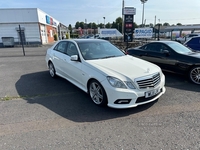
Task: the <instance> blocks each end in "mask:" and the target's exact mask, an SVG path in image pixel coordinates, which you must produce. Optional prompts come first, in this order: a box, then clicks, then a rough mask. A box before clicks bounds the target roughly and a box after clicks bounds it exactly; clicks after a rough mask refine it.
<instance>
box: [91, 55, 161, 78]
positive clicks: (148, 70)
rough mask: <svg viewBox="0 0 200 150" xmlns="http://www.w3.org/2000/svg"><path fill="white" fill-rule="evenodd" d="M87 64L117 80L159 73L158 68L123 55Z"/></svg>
mask: <svg viewBox="0 0 200 150" xmlns="http://www.w3.org/2000/svg"><path fill="white" fill-rule="evenodd" d="M88 63H89V64H90V65H91V66H93V67H95V68H97V69H98V70H99V71H102V73H104V74H105V75H108V76H114V77H118V78H121V79H123V78H127V77H128V78H130V79H134V78H138V77H141V76H146V75H150V74H154V73H156V72H160V70H161V69H160V68H159V67H158V66H157V65H154V64H152V63H150V62H147V61H145V60H142V59H139V58H136V57H133V56H129V55H125V56H121V57H113V58H107V59H97V60H91V61H88Z"/></svg>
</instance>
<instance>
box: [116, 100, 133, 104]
mask: <svg viewBox="0 0 200 150" xmlns="http://www.w3.org/2000/svg"><path fill="white" fill-rule="evenodd" d="M130 101H131V99H118V100H116V101H115V102H114V104H129V103H130Z"/></svg>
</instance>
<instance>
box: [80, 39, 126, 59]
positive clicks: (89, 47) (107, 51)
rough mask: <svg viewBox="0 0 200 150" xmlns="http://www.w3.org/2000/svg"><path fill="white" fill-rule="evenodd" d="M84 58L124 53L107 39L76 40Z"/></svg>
mask: <svg viewBox="0 0 200 150" xmlns="http://www.w3.org/2000/svg"><path fill="white" fill-rule="evenodd" d="M77 43H78V46H79V49H80V52H81V54H82V56H83V58H84V59H85V60H92V59H103V58H110V57H119V56H124V55H125V54H124V53H123V52H122V51H121V50H119V49H118V48H117V47H115V46H114V45H112V44H111V43H110V42H107V41H96V42H95V41H92V42H77Z"/></svg>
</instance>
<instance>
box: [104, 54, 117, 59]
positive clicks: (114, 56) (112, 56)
mask: <svg viewBox="0 0 200 150" xmlns="http://www.w3.org/2000/svg"><path fill="white" fill-rule="evenodd" d="M112 57H116V56H115V55H113V56H106V57H102V58H101V59H105V58H112Z"/></svg>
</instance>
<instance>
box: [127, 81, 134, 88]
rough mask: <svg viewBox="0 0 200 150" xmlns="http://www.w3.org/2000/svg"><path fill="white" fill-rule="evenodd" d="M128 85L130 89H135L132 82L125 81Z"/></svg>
mask: <svg viewBox="0 0 200 150" xmlns="http://www.w3.org/2000/svg"><path fill="white" fill-rule="evenodd" d="M125 83H126V85H127V86H128V87H129V88H130V89H135V86H134V85H133V83H132V82H130V81H125Z"/></svg>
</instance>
